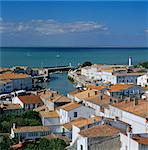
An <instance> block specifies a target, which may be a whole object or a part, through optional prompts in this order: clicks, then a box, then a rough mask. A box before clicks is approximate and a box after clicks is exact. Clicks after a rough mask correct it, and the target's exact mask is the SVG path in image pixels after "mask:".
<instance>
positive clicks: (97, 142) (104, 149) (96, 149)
mask: <svg viewBox="0 0 148 150" xmlns="http://www.w3.org/2000/svg"><path fill="white" fill-rule="evenodd" d="M88 146H89V150H120V146H121V143H120V136H119V135H116V136H112V137H107V138H102V137H101V138H100V137H98V138H90V139H88Z"/></svg>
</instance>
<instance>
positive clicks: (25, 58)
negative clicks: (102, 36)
mask: <svg viewBox="0 0 148 150" xmlns="http://www.w3.org/2000/svg"><path fill="white" fill-rule="evenodd" d="M129 56H131V57H132V62H133V64H137V63H140V62H144V61H148V48H63V47H61V48H59V47H58V48H47V47H33V48H32V47H25V48H23V47H9V48H8V47H3V48H0V67H13V66H30V67H52V66H63V65H70V64H71V65H72V66H77V65H79V64H81V63H83V62H85V61H90V62H92V63H96V64H128V57H129ZM49 88H52V89H54V90H57V91H59V92H60V93H62V94H64V95H66V94H67V93H68V92H71V91H73V90H75V87H74V86H73V84H72V83H71V82H70V81H69V80H68V79H67V73H57V74H52V75H51V81H50V82H49Z"/></svg>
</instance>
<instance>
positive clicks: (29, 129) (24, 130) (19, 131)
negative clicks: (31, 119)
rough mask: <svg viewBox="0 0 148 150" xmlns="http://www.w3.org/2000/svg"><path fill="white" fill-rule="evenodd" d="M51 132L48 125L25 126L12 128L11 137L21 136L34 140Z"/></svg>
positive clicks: (21, 137)
mask: <svg viewBox="0 0 148 150" xmlns="http://www.w3.org/2000/svg"><path fill="white" fill-rule="evenodd" d="M49 134H50V129H49V127H46V126H24V127H17V128H16V127H15V125H13V128H11V134H10V137H11V138H16V137H17V138H19V139H24V140H29V139H30V140H34V139H37V138H41V137H43V136H47V135H49Z"/></svg>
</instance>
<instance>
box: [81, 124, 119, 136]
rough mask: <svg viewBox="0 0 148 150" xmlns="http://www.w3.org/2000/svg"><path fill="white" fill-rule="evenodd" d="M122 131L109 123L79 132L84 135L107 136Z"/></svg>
mask: <svg viewBox="0 0 148 150" xmlns="http://www.w3.org/2000/svg"><path fill="white" fill-rule="evenodd" d="M118 133H120V130H118V129H116V128H114V127H111V126H109V125H99V126H95V127H92V128H88V129H84V130H82V131H81V132H80V133H79V134H80V135H81V136H83V137H88V138H93V137H107V136H114V135H117V134H118Z"/></svg>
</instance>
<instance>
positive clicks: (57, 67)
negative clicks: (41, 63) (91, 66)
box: [44, 66, 74, 73]
mask: <svg viewBox="0 0 148 150" xmlns="http://www.w3.org/2000/svg"><path fill="white" fill-rule="evenodd" d="M44 68H45V69H48V73H52V72H56V71H69V70H71V69H73V68H74V67H73V66H54V67H44Z"/></svg>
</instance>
